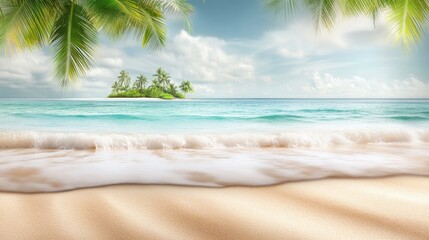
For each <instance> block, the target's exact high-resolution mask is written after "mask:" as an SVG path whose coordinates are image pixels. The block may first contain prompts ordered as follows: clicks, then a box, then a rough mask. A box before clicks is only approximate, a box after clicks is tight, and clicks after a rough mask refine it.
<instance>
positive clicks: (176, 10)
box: [158, 0, 194, 30]
mask: <svg viewBox="0 0 429 240" xmlns="http://www.w3.org/2000/svg"><path fill="white" fill-rule="evenodd" d="M158 2H160V3H161V8H162V11H163V12H165V13H168V14H178V15H181V16H183V20H184V23H185V25H186V27H187V29H188V30H190V29H191V22H190V21H189V17H190V16H191V15H192V13H193V12H194V8H193V6H192V5H191V4H189V3H188V1H187V0H158Z"/></svg>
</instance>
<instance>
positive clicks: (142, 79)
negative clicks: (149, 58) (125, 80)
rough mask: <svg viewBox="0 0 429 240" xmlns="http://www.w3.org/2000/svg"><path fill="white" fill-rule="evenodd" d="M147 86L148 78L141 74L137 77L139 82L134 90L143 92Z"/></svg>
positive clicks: (134, 85)
mask: <svg viewBox="0 0 429 240" xmlns="http://www.w3.org/2000/svg"><path fill="white" fill-rule="evenodd" d="M146 84H147V78H146V76H145V75H142V74H140V75H139V76H138V77H137V80H136V81H135V82H134V84H133V89H134V90H139V91H143V90H144V89H145V88H146Z"/></svg>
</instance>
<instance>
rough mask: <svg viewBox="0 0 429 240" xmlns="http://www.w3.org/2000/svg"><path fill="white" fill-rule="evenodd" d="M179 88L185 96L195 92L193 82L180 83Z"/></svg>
mask: <svg viewBox="0 0 429 240" xmlns="http://www.w3.org/2000/svg"><path fill="white" fill-rule="evenodd" d="M179 88H180V90H182V92H183V93H185V94H187V93H193V92H195V90H194V88H193V87H192V85H191V82H189V81H182V83H180V86H179Z"/></svg>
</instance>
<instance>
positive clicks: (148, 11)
mask: <svg viewBox="0 0 429 240" xmlns="http://www.w3.org/2000/svg"><path fill="white" fill-rule="evenodd" d="M87 2H88V5H89V9H90V11H91V13H92V15H94V19H95V22H96V24H97V26H98V27H100V28H101V29H102V30H103V31H104V32H105V33H106V34H107V35H108V36H109V37H111V38H120V37H123V36H127V35H131V36H133V37H134V38H135V39H136V40H138V41H141V42H142V45H143V46H146V45H151V46H152V47H155V48H158V47H160V46H162V45H164V44H165V40H166V32H165V22H164V16H163V14H162V11H161V6H160V3H159V2H157V1H151V0H147V1H139V0H88V1H87Z"/></svg>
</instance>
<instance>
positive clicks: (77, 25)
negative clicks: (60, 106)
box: [51, 2, 97, 88]
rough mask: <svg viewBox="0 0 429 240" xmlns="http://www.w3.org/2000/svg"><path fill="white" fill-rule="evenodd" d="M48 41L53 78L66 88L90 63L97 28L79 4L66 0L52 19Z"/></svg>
mask: <svg viewBox="0 0 429 240" xmlns="http://www.w3.org/2000/svg"><path fill="white" fill-rule="evenodd" d="M51 42H52V45H53V50H54V54H55V65H56V66H55V70H56V77H57V79H59V81H60V83H61V86H62V87H63V88H65V87H67V86H68V85H69V84H70V83H73V82H74V81H75V80H77V79H78V78H79V77H82V76H84V75H85V72H86V71H87V70H88V69H89V68H90V66H91V65H92V54H93V50H94V46H95V44H96V42H97V30H96V28H95V27H94V26H93V23H92V22H91V19H90V18H89V16H88V15H87V13H86V11H85V10H84V9H83V8H82V7H81V6H80V5H77V4H74V3H73V2H69V3H68V4H67V5H65V6H64V9H63V12H62V14H61V16H59V18H58V20H57V21H56V22H55V25H54V31H53V34H52V39H51Z"/></svg>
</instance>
